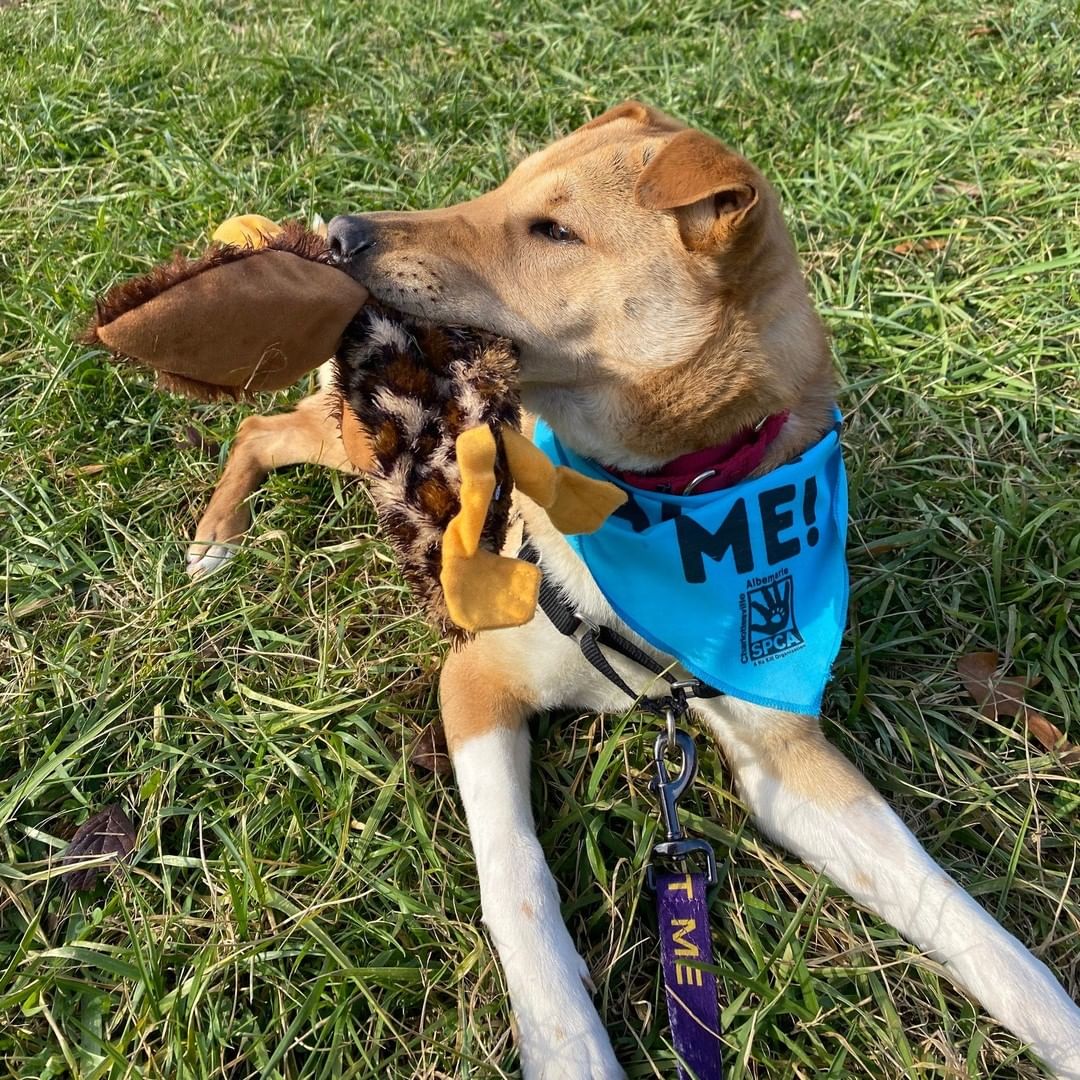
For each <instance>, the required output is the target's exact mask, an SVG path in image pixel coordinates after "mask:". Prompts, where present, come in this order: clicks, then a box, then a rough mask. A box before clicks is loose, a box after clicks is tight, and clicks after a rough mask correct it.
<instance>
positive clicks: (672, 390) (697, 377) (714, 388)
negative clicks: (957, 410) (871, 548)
mask: <svg viewBox="0 0 1080 1080" xmlns="http://www.w3.org/2000/svg"><path fill="white" fill-rule="evenodd" d="M779 301H780V303H779V307H778V309H774V310H773V311H771V312H760V313H758V317H756V318H754V317H750V316H749V315H748V314H742V315H734V314H730V313H729V314H727V315H726V316H725V317H724V318H723V319H721V320H720V324H719V325H718V326H717V327H716V328H715V330H714V331H713V332H712V333H711V334H710V335H709V337H708V338H707V340H706V341H705V342H704V343H703V344H702V345H701V347H700V348H699V349H698V350H697V351H696V352H695V353H694V354H693V355H692V356H690V357H688V358H687V359H686V360H682V361H679V362H677V363H675V364H666V365H664V366H662V367H659V368H654V369H653V370H652V371H649V370H648V367H647V365H643V367H642V368H639V369H638V371H637V372H636V373H628V374H625V375H624V374H622V370H625V369H622V370H620V369H619V368H618V367H616V366H614V365H612V367H611V368H609V369H607V370H604V365H602V364H601V365H600V368H601V370H602V371H603V374H602V375H601V377H599V378H597V379H595V380H592V381H589V382H585V383H578V384H575V385H572V386H567V385H552V384H546V383H545V384H532V385H530V384H526V385H525V386H524V387H523V393H522V396H523V402H524V404H525V407H526V408H527V409H528V410H529V411H530V412H535V413H538V414H539V415H541V416H543V417H544V419H545V420H547V422H548V423H549V424H550V425H551V427H552V428H553V430H554V431H555V433H556V434H557V435H558V437H559V439H560V440H561V441H562V442H563V443H565V445H567V446H568V447H570V448H571V449H572V450H574V451H576V452H577V453H579V454H582V455H584V456H585V457H588V458H592V459H593V460H594V461H598V462H600V463H601V464H603V465H607V466H611V467H614V468H616V469H628V470H635V471H641V472H647V471H649V470H652V469H657V468H660V467H661V466H663V465H665V464H667V463H668V462H669V461H672V460H674V459H675V458H677V457H680V456H681V455H683V454H687V453H690V452H692V451H695V450H701V449H703V448H705V447H710V446H715V445H718V444H720V443H723V442H725V441H726V440H728V439H731V438H732V437H734V436H736V435H738V434H739V433H740V432H743V431H745V430H747V429H748V428H752V427H753V426H754V425H756V424H758V423H759V422H760V421H761V420H762V419H763V418H764V417H767V416H769V415H772V414H774V413H777V412H781V411H787V412H788V414H789V415H788V420H787V423H785V424H784V426H783V429H782V431H781V432H780V434H779V435H778V436H777V438H776V439H775V440H774V441H773V442H772V443H771V444H770V445H769V448H768V450H767V452H766V454H765V457H764V459H763V460H762V462H761V465H760V466H759V467H758V468H757V469H756V470H755V471H754V473H753V474H752V475H755V476H757V475H761V474H763V473H766V472H769V471H770V470H772V469H774V468H776V467H777V466H778V465H781V464H783V463H784V462H785V461H789V460H790V459H791V458H793V457H796V456H797V455H798V454H800V453H802V452H803V451H804V450H805V449H806V448H807V447H808V446H811V445H812V444H813V443H815V442H816V441H817V440H818V439H820V438H821V436H822V435H823V434H824V433H825V432H826V431H827V430H828V429H829V428H830V427H831V426H832V423H833V417H832V406H833V403H834V401H835V397H836V379H835V374H834V371H833V366H832V361H831V358H830V356H829V349H828V342H827V339H826V336H825V332H824V329H823V327H822V325H821V322H820V320H819V319H818V318H817V315H816V314H815V313H814V312H813V310H812V308H811V307H810V305H809V302H808V300H807V298H806V294H805V289H800V292H799V294H797V295H790V294H789V295H788V296H787V297H786V298H783V297H781V298H779ZM729 312H730V309H729ZM642 370H644V371H645V372H646V374H644V375H642V374H641V371H642Z"/></svg>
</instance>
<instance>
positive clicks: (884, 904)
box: [698, 698, 1080, 1080]
mask: <svg viewBox="0 0 1080 1080" xmlns="http://www.w3.org/2000/svg"><path fill="white" fill-rule="evenodd" d="M698 707H699V708H700V709H701V711H702V712H703V713H705V714H706V716H707V718H708V720H709V726H710V727H711V728H712V730H713V732H714V733H715V734H716V736H717V737H718V739H719V741H720V742H721V744H722V745H723V747H724V750H725V752H726V754H727V757H728V760H729V761H730V763H731V767H732V771H733V772H734V774H735V779H736V781H737V783H738V786H739V792H740V794H741V795H742V797H743V798H744V799H745V801H746V803H747V805H748V806H749V807H750V810H751V812H752V813H753V815H754V817H755V818H756V820H757V822H758V823H759V825H760V826H761V827H762V829H764V831H765V832H766V833H768V834H769V835H770V836H771V837H772V838H773V839H774V840H776V841H777V842H778V843H781V844H783V845H784V847H786V848H787V849H788V850H789V851H793V852H795V854H797V855H798V856H800V857H801V858H802V859H804V860H805V861H806V862H807V863H809V864H810V865H811V866H813V867H814V868H815V869H817V870H821V871H822V872H823V873H825V874H827V875H828V876H829V877H830V878H831V879H832V880H833V881H834V882H836V884H838V885H840V886H841V887H842V888H844V889H846V890H847V891H848V892H849V893H850V894H851V895H852V896H853V897H854V898H855V899H856V900H857V901H858V902H859V903H861V904H864V905H865V906H866V907H868V908H869V909H870V910H871V911H873V912H875V913H876V914H878V915H880V916H881V917H882V918H883V919H886V920H887V921H888V922H890V923H892V925H893V926H895V927H896V929H897V930H899V931H900V932H901V933H902V934H903V935H904V936H905V937H906V938H908V939H909V940H910V941H913V942H914V943H915V944H916V945H917V946H918V947H919V948H920V949H923V950H925V951H926V952H927V953H929V954H930V955H931V956H933V957H934V958H935V959H937V960H939V961H940V962H941V963H942V964H944V965H945V968H946V970H947V971H948V973H949V975H950V977H951V978H952V979H953V980H955V981H956V982H957V983H959V984H960V986H962V987H963V988H964V989H965V990H966V991H967V992H968V993H969V994H971V996H972V997H974V998H975V999H976V1000H977V1001H979V1002H980V1003H981V1004H982V1006H983V1007H984V1008H985V1009H986V1011H987V1012H989V1013H990V1015H991V1016H993V1017H994V1018H995V1019H997V1020H998V1021H1000V1022H1001V1023H1002V1024H1004V1025H1005V1027H1007V1028H1008V1029H1009V1030H1010V1031H1012V1032H1013V1034H1015V1035H1016V1036H1017V1037H1018V1038H1019V1039H1021V1040H1023V1041H1024V1042H1027V1043H1030V1044H1031V1046H1032V1048H1033V1049H1034V1050H1035V1052H1036V1053H1037V1054H1038V1055H1039V1056H1040V1057H1041V1058H1042V1059H1043V1060H1044V1061H1045V1062H1046V1064H1047V1065H1048V1066H1049V1067H1050V1069H1051V1070H1052V1071H1053V1073H1054V1075H1056V1076H1058V1077H1061V1078H1063V1080H1080V1009H1077V1007H1076V1005H1075V1004H1074V1003H1073V1002H1072V1001H1071V1000H1070V999H1069V996H1068V995H1067V994H1066V993H1065V991H1064V990H1063V989H1062V988H1061V986H1060V985H1059V984H1058V982H1057V980H1056V979H1055V978H1054V977H1053V975H1052V974H1051V973H1050V971H1049V969H1048V968H1047V967H1046V965H1045V964H1044V963H1042V962H1041V961H1040V960H1037V959H1036V958H1035V957H1034V956H1033V955H1032V954H1031V953H1030V952H1029V951H1028V950H1027V949H1026V948H1025V947H1024V946H1023V945H1022V944H1021V943H1020V942H1019V941H1017V939H1016V938H1015V937H1013V935H1012V934H1010V933H1009V932H1008V931H1007V930H1005V929H1004V928H1003V927H1002V926H1000V925H999V924H998V923H997V922H996V921H995V920H994V919H993V918H992V917H991V916H990V915H989V913H988V912H986V911H985V910H984V909H983V908H982V907H980V906H979V904H978V903H977V902H976V901H975V900H973V899H972V897H971V896H969V895H968V894H967V893H966V892H965V891H964V890H963V889H962V888H961V887H960V886H959V885H958V884H957V883H956V882H955V881H953V879H952V878H950V877H949V875H948V874H946V873H945V871H944V870H942V868H941V867H940V866H938V865H937V863H935V862H934V860H933V859H931V858H930V856H929V855H928V854H927V852H926V851H925V850H924V849H923V847H922V845H921V844H920V843H919V842H918V840H916V839H915V837H914V836H913V835H912V834H911V832H910V831H909V830H908V828H907V827H906V826H905V825H904V823H903V822H902V821H901V820H900V818H899V817H897V816H896V814H895V813H894V812H893V811H892V810H891V809H890V808H889V807H888V805H887V804H886V802H885V800H884V799H883V798H882V797H881V796H880V795H879V794H878V793H877V792H876V791H875V790H874V788H873V787H872V786H871V785H870V783H869V781H867V780H866V779H865V778H864V777H863V776H862V774H861V773H859V771H858V770H857V769H856V768H855V766H854V765H852V764H851V763H850V762H849V761H848V760H847V759H846V758H845V757H844V756H843V755H842V754H841V753H840V752H839V751H838V750H836V749H835V748H834V747H832V746H830V745H829V743H828V742H826V740H825V737H824V736H823V734H822V733H821V731H820V729H819V727H818V724H817V722H816V720H813V719H811V718H810V717H805V716H794V715H792V714H787V713H780V712H776V711H774V710H765V709H758V708H757V707H756V706H753V705H749V704H747V703H744V702H738V701H734V700H733V699H731V698H720V699H717V700H716V701H710V702H704V703H699V705H698Z"/></svg>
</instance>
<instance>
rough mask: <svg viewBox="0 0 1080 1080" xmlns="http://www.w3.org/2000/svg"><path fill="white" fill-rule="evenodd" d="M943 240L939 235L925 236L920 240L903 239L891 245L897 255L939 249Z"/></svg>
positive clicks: (943, 243) (942, 245) (943, 244)
mask: <svg viewBox="0 0 1080 1080" xmlns="http://www.w3.org/2000/svg"><path fill="white" fill-rule="evenodd" d="M944 247H945V241H944V240H942V238H941V237H940V236H927V237H925V238H924V239H922V240H903V241H901V242H900V243H899V244H894V245H893V251H894V252H895V253H896V254H897V255H910V254H911V253H912V252H913V251H941V250H942V249H943V248H944Z"/></svg>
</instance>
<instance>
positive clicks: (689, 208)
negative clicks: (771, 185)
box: [634, 130, 763, 250]
mask: <svg viewBox="0 0 1080 1080" xmlns="http://www.w3.org/2000/svg"><path fill="white" fill-rule="evenodd" d="M762 185H763V181H762V179H761V176H760V175H759V174H758V172H757V170H756V169H755V168H754V167H753V166H752V165H751V164H750V162H748V161H747V160H746V159H745V158H743V157H740V156H739V155H738V154H736V153H735V151H734V150H729V149H728V147H726V146H725V145H724V144H723V143H722V142H720V140H719V139H714V138H713V137H712V136H711V135H706V134H705V133H704V132H703V131H693V130H686V131H680V132H679V133H678V134H677V135H676V136H675V137H674V138H673V139H671V140H669V141H668V142H667V143H666V144H665V145H664V146H662V147H661V148H660V149H659V150H657V151H656V153H655V155H654V156H653V157H652V159H651V160H650V161H649V163H648V165H646V166H645V168H644V170H643V171H642V173H641V175H640V176H639V177H638V180H637V185H636V186H635V188H634V196H635V198H636V199H637V201H638V204H639V205H640V206H644V207H647V208H648V209H650V210H674V211H675V212H676V214H677V216H678V217H679V229H680V232H681V233H682V236H683V240H684V242H685V243H686V244H687V246H688V247H692V248H695V249H697V250H709V249H710V248H716V247H720V246H722V245H724V244H725V243H726V242H727V241H729V240H730V239H731V238H732V237H733V236H735V235H736V234H737V233H738V232H740V231H742V229H743V228H744V227H745V226H746V225H747V223H748V222H749V221H751V220H752V219H753V218H754V216H755V215H754V209H755V207H757V205H758V203H759V199H760V195H761V188H762Z"/></svg>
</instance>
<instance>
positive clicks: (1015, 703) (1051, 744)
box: [956, 652, 1080, 765]
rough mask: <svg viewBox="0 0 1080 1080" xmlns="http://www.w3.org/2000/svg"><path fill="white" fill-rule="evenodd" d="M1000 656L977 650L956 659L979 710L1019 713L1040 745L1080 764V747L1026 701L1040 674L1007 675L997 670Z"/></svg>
mask: <svg viewBox="0 0 1080 1080" xmlns="http://www.w3.org/2000/svg"><path fill="white" fill-rule="evenodd" d="M1000 659H1001V657H1000V656H999V655H998V654H997V653H996V652H974V653H968V654H967V656H962V657H961V658H960V659H959V660H958V661H957V664H956V670H957V671H958V672H959V674H960V681H961V682H962V683H963V684H964V688H965V689H966V690H967V692H968V693H969V694H970V695H971V696H972V697H973V698H974V699H975V704H976V705H977V706H978V707H979V712H981V713H982V715H983V716H985V717H986V719H987V720H996V719H997V718H998V717H999V716H1018V717H1020V719H1021V720H1022V721H1023V722H1024V724H1025V725H1026V726H1027V730H1028V734H1029V735H1030V736H1031V737H1032V738H1033V739H1035V741H1036V742H1038V743H1039V745H1040V746H1042V747H1043V748H1044V749H1046V750H1049V751H1051V752H1053V753H1057V754H1058V755H1059V756H1060V758H1061V761H1062V763H1063V764H1065V765H1078V764H1080V747H1076V746H1073V744H1072V743H1070V742H1069V740H1068V739H1067V738H1066V737H1065V736H1064V734H1063V733H1062V732H1061V729H1060V728H1058V727H1056V726H1055V725H1054V724H1052V723H1051V722H1050V721H1049V720H1047V719H1046V717H1045V716H1043V714H1042V713H1040V712H1037V711H1036V710H1035V709H1033V708H1031V706H1029V705H1027V704H1025V703H1024V695H1025V694H1026V693H1027V691H1028V690H1029V689H1030V688H1031V687H1033V686H1037V685H1038V684H1039V677H1038V676H1035V677H1034V678H1027V677H1025V676H1022V675H1012V676H1010V677H1008V678H1005V677H1004V676H1002V675H999V674H998V673H997V668H998V662H999V660H1000Z"/></svg>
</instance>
